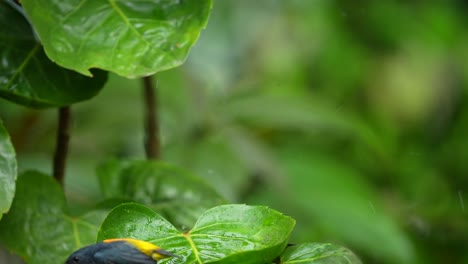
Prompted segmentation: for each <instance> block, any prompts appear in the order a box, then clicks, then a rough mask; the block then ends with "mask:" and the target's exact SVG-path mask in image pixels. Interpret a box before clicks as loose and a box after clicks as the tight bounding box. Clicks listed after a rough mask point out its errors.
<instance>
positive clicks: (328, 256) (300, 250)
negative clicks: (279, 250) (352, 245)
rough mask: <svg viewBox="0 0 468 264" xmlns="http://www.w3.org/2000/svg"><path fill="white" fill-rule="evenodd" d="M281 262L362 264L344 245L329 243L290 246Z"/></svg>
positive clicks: (282, 256)
mask: <svg viewBox="0 0 468 264" xmlns="http://www.w3.org/2000/svg"><path fill="white" fill-rule="evenodd" d="M281 263H284V264H287V263H303V264H309V263H310V264H361V261H360V260H359V258H358V257H356V255H354V253H353V252H351V251H350V250H349V249H347V248H344V247H340V246H336V245H333V244H329V243H325V244H321V243H304V244H299V245H295V246H292V247H288V248H287V249H286V251H285V252H284V253H283V254H282V255H281Z"/></svg>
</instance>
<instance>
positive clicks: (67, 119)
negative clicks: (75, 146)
mask: <svg viewBox="0 0 468 264" xmlns="http://www.w3.org/2000/svg"><path fill="white" fill-rule="evenodd" d="M70 123H71V109H70V106H65V107H61V108H60V109H59V111H58V129H57V142H56V146H55V154H54V164H53V175H54V178H55V179H56V180H57V181H58V182H59V183H60V184H61V185H62V186H63V183H64V179H65V169H66V163H67V154H68V142H69V140H70Z"/></svg>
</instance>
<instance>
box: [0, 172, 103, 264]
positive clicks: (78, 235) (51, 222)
mask: <svg viewBox="0 0 468 264" xmlns="http://www.w3.org/2000/svg"><path fill="white" fill-rule="evenodd" d="M66 210H67V209H66V201H65V196H64V194H63V191H62V189H61V187H60V185H59V184H58V183H57V182H56V181H55V180H54V179H53V178H52V177H50V176H47V175H44V174H41V173H38V172H33V171H30V172H26V173H24V174H22V175H20V177H18V182H17V190H16V196H15V199H14V201H13V204H12V207H11V210H10V212H9V213H8V214H6V215H5V217H4V218H3V219H2V221H1V222H0V242H1V243H2V244H3V245H4V246H6V247H7V248H8V249H9V250H10V251H13V252H14V253H16V254H18V255H20V256H21V257H22V258H23V259H24V260H26V261H27V263H29V264H43V263H48V264H63V263H64V261H65V259H66V258H67V257H68V255H69V254H70V253H72V252H73V251H74V250H76V249H78V248H80V247H83V246H85V245H87V244H92V243H94V241H95V240H96V234H97V231H98V227H99V225H100V224H101V222H102V220H103V219H104V218H105V216H106V214H107V212H108V211H105V210H99V211H92V212H89V213H87V214H85V215H83V216H81V217H72V216H70V215H69V214H68V213H67V212H66Z"/></svg>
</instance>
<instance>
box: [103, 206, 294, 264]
mask: <svg viewBox="0 0 468 264" xmlns="http://www.w3.org/2000/svg"><path fill="white" fill-rule="evenodd" d="M294 224H295V221H294V220H293V219H292V218H290V217H288V216H285V215H282V214H281V213H279V212H277V211H275V210H272V209H270V208H268V207H265V206H247V205H232V204H231V205H221V206H217V207H214V208H212V209H210V210H208V211H206V212H205V213H203V214H202V215H201V216H200V217H199V219H198V221H197V223H196V224H195V226H194V227H193V229H192V230H190V231H189V232H186V233H180V232H179V231H178V230H177V229H176V228H175V227H174V226H172V225H171V224H170V223H169V222H168V221H166V220H165V219H164V218H162V216H160V215H159V214H157V213H156V212H154V211H152V210H151V209H149V208H147V207H144V206H142V205H138V204H124V205H121V206H119V207H116V208H115V209H114V210H112V211H111V213H110V214H109V215H108V217H107V218H106V220H105V221H104V223H103V224H102V226H101V229H100V231H99V235H98V240H103V239H106V238H112V237H133V238H138V239H142V240H145V241H149V242H152V243H154V244H156V245H159V246H161V247H163V248H165V249H166V250H169V251H171V252H173V253H175V254H177V255H179V256H180V257H179V258H178V259H177V258H172V259H168V260H163V261H161V263H246V264H250V263H251V264H254V263H270V262H271V261H272V260H273V259H274V258H275V257H276V256H278V255H279V254H280V253H281V252H282V251H283V249H284V247H285V246H286V243H287V240H288V238H289V235H290V233H291V231H292V229H293V227H294Z"/></svg>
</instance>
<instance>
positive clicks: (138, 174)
mask: <svg viewBox="0 0 468 264" xmlns="http://www.w3.org/2000/svg"><path fill="white" fill-rule="evenodd" d="M122 164H123V165H122ZM98 174H99V178H100V179H101V180H100V182H101V189H102V191H103V193H105V194H108V198H124V199H130V200H133V201H136V202H139V203H143V204H146V205H148V206H150V207H151V208H153V209H155V210H157V211H158V212H160V213H161V214H162V215H163V216H164V217H166V218H167V219H168V220H170V221H171V222H173V223H174V224H175V225H176V226H177V227H180V228H184V227H185V228H186V227H190V226H192V225H193V224H194V223H195V221H196V219H197V218H198V216H200V215H201V214H202V213H203V212H204V211H206V210H207V209H209V208H211V207H213V206H216V205H219V204H222V203H224V202H225V200H224V198H223V197H222V196H221V195H219V194H218V193H217V192H216V191H215V190H214V189H213V188H212V187H210V186H209V185H208V184H206V183H205V182H204V181H203V180H202V179H200V178H198V177H196V176H194V175H191V174H190V173H188V172H187V171H185V170H183V169H181V168H178V167H176V166H172V165H169V164H165V163H162V162H155V161H146V160H144V161H133V162H127V161H122V162H120V163H119V162H115V161H111V162H110V163H107V164H105V165H103V166H101V169H100V170H98ZM116 181H117V182H116Z"/></svg>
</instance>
